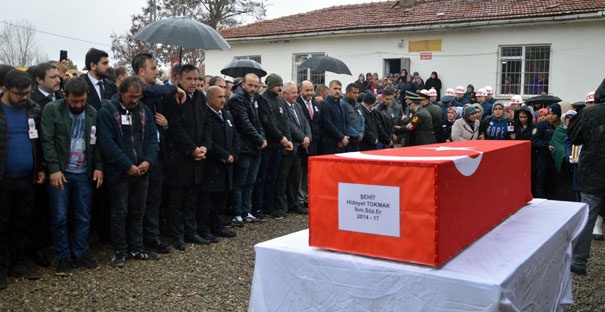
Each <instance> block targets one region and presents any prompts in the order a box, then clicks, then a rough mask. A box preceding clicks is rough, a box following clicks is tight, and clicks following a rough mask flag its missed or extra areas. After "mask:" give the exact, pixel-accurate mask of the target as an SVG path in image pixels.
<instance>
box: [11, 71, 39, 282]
mask: <svg viewBox="0 0 605 312" xmlns="http://www.w3.org/2000/svg"><path fill="white" fill-rule="evenodd" d="M33 84H34V83H33V81H32V79H31V77H30V76H29V74H27V73H25V72H22V71H20V70H16V69H14V70H12V71H10V72H9V73H8V74H6V76H5V79H4V86H3V87H2V91H3V93H2V98H1V102H0V164H1V165H0V203H2V204H1V205H0V263H2V264H4V263H6V259H5V247H6V245H8V248H7V249H8V252H9V259H8V260H9V261H8V264H9V268H8V275H9V276H15V277H25V278H27V279H30V280H32V279H39V278H40V274H39V273H37V272H35V271H33V270H32V269H30V268H29V267H28V266H27V265H26V263H25V258H24V252H25V246H26V241H27V230H28V228H29V227H30V224H29V219H30V216H31V211H32V207H33V204H34V197H35V194H34V193H35V191H34V190H35V188H34V185H35V184H34V181H35V183H38V184H43V183H44V181H45V180H46V174H45V172H44V169H43V168H42V155H41V150H40V148H39V143H38V130H37V129H38V128H39V121H40V106H38V104H36V103H34V102H31V101H30V100H29V98H30V96H31V92H32V87H33ZM6 284H7V283H6V275H5V274H4V268H0V289H3V288H6Z"/></svg>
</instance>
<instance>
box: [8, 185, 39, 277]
mask: <svg viewBox="0 0 605 312" xmlns="http://www.w3.org/2000/svg"><path fill="white" fill-rule="evenodd" d="M34 194H35V186H34V182H33V178H32V177H27V178H24V179H15V180H9V179H3V180H0V264H2V265H5V264H6V258H5V255H4V252H5V251H4V249H5V248H4V247H5V245H6V244H8V252H9V264H10V265H14V264H18V263H21V262H23V261H24V260H25V259H24V253H25V248H26V246H27V232H28V230H29V228H30V227H31V224H30V219H31V213H32V209H33V206H34V198H35V196H34Z"/></svg>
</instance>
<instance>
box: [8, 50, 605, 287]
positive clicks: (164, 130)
mask: <svg viewBox="0 0 605 312" xmlns="http://www.w3.org/2000/svg"><path fill="white" fill-rule="evenodd" d="M85 62H86V64H85V65H86V69H87V71H88V72H87V73H85V74H82V75H81V76H80V77H77V76H75V75H74V76H71V77H70V76H68V75H66V69H67V67H66V65H67V63H66V61H61V62H47V63H42V64H38V65H36V66H32V67H31V68H29V69H28V70H27V71H25V72H24V71H21V70H18V69H13V68H12V67H10V66H7V65H0V86H1V87H2V93H0V96H1V102H2V103H1V105H0V132H1V134H0V164H2V165H1V166H0V202H2V203H3V204H2V208H0V259H1V260H2V262H1V263H3V267H2V268H1V269H0V288H5V287H6V286H7V280H6V274H5V268H4V266H6V265H8V271H7V272H8V275H9V276H16V277H25V278H28V279H37V278H39V277H40V274H39V273H37V272H36V271H35V270H34V269H33V268H31V267H30V266H28V265H27V264H26V261H25V260H26V257H27V256H30V257H31V258H32V259H33V260H34V262H35V263H36V264H37V265H40V266H49V265H50V264H51V262H50V261H49V259H48V256H49V255H48V253H49V248H48V245H51V244H52V246H53V247H54V248H53V250H54V260H55V265H56V270H55V273H56V274H57V275H65V276H66V275H70V272H71V270H72V269H73V268H84V269H91V270H94V269H97V268H98V267H99V265H98V264H97V260H95V259H93V258H92V257H91V256H90V253H89V234H90V229H91V226H94V227H95V228H96V229H97V231H98V232H99V235H100V236H101V237H102V238H105V239H107V241H109V242H111V244H112V246H113V249H114V255H113V257H112V258H111V259H109V262H110V264H111V265H112V266H114V267H123V266H124V265H125V263H126V259H139V260H156V259H159V256H158V253H169V252H172V250H173V249H176V250H180V251H184V250H186V248H187V245H186V243H193V244H202V245H204V244H211V243H217V242H219V239H218V237H222V238H231V237H234V236H235V235H236V233H235V232H234V231H232V230H230V229H229V228H230V227H232V226H244V225H245V224H247V223H262V222H263V221H264V220H266V219H267V218H273V219H276V220H281V219H283V218H285V217H286V216H287V213H297V214H307V209H308V208H307V207H308V191H307V184H308V183H307V175H308V174H307V164H308V158H309V157H310V156H314V155H322V154H333V153H342V152H351V151H366V150H376V149H385V148H393V147H401V146H412V145H421V144H431V143H441V142H450V141H461V140H483V139H484V140H531V142H532V155H531V161H532V188H533V189H532V191H533V193H534V196H535V197H544V198H550V199H563V200H572V201H573V200H576V201H579V200H580V195H579V194H580V191H582V192H584V190H583V189H582V182H581V180H580V183H578V179H577V176H578V175H579V176H580V177H581V176H582V172H583V171H582V169H579V167H578V155H577V154H578V153H576V152H575V151H576V150H578V149H579V148H578V147H577V146H574V145H573V144H582V143H584V144H585V145H586V146H585V147H584V151H583V152H582V153H581V155H585V154H588V156H590V157H594V153H589V152H585V150H587V149H588V148H589V147H588V145H589V143H585V142H587V141H585V140H586V138H584V140H581V139H580V137H579V136H578V137H573V136H568V134H567V131H568V130H567V127H568V125H569V124H570V120H572V118H573V117H574V116H575V115H576V114H578V115H582V113H580V111H581V110H582V109H583V108H584V107H591V106H593V105H594V102H595V93H594V92H591V93H590V94H589V95H588V97H587V99H586V101H585V102H583V103H577V105H576V104H574V105H573V106H570V107H569V108H566V109H563V108H562V105H561V104H558V103H540V102H535V103H532V104H531V105H525V104H524V103H523V99H522V97H520V96H513V97H512V98H511V100H510V103H507V104H504V103H502V102H499V101H496V99H495V98H494V97H493V93H494V92H493V89H492V88H491V87H489V86H486V87H485V88H480V89H478V90H476V91H475V90H474V88H473V87H472V85H469V87H467V88H466V89H465V88H464V87H462V86H459V87H457V88H455V89H447V90H445V91H444V93H443V95H442V93H441V89H442V84H441V81H440V80H439V78H438V74H437V73H436V72H432V73H431V77H430V78H429V79H427V80H426V81H423V79H422V78H420V76H419V75H418V73H414V75H409V74H407V71H406V70H404V71H402V73H401V75H389V76H387V77H385V78H384V79H378V75H377V74H371V73H368V74H367V75H365V77H364V75H363V74H361V75H360V76H359V77H358V80H356V81H353V82H351V83H348V84H346V85H343V84H342V83H341V82H340V81H338V80H333V81H330V82H329V84H328V85H322V84H319V85H314V84H313V83H312V82H311V81H308V80H305V81H302V82H299V83H295V82H291V81H286V82H284V81H283V79H282V77H280V76H279V75H277V74H270V75H268V76H267V77H266V78H265V79H264V82H263V81H261V78H260V77H258V76H257V75H255V74H253V73H249V74H246V75H245V76H244V77H239V78H236V79H235V80H234V81H229V80H226V79H225V78H223V77H220V76H212V75H201V74H200V72H199V70H198V68H197V67H196V66H194V65H191V64H176V65H174V66H173V67H172V69H171V73H170V77H169V78H167V79H165V80H164V81H161V80H160V79H159V77H158V76H159V71H158V68H157V66H156V64H155V61H154V59H153V56H152V55H150V54H139V55H137V56H135V57H134V58H133V60H132V75H128V72H127V71H126V69H125V68H124V67H118V68H115V69H112V68H111V67H110V66H109V58H108V54H107V53H106V52H104V51H101V50H97V49H94V48H92V49H90V50H89V51H88V53H87V54H86V58H85ZM599 96H602V94H601V93H599V92H597V101H598V100H599V99H600V97H599ZM542 110H544V111H545V113H544V116H543V115H542V113H541V112H542ZM586 110H587V111H588V110H589V108H587V109H586ZM562 111H565V114H562ZM572 124H573V123H572ZM588 124H590V122H588ZM570 127H571V126H570ZM572 143H573V144H572ZM588 156H587V157H588ZM580 159H581V158H580ZM580 163H582V161H580ZM580 168H581V166H580ZM599 194H600V193H599ZM581 198H582V199H583V198H584V193H582V197H581ZM593 201H598V200H594V199H593ZM599 205H600V204H599ZM591 211H592V210H591ZM595 220H596V215H595ZM600 220H602V219H600ZM593 221H594V220H593ZM594 222H596V221H594ZM594 222H593V223H594ZM591 227H592V225H591ZM162 236H164V237H170V238H171V239H172V240H171V244H165V243H164V241H163V240H162V239H161V237H162ZM601 238H602V233H601ZM5 247H7V248H6V250H5ZM583 248H584V249H583V250H585V248H586V247H585V245H584V247H583ZM589 248H590V244H589V243H588V249H589ZM6 251H8V257H7V252H6ZM585 258H587V255H585ZM574 259H575V258H574ZM7 260H8V263H6V262H7ZM578 261H579V262H578V264H577V265H576V272H580V273H582V272H584V273H585V265H586V262H585V261H584V262H582V260H581V259H580V260H578ZM574 263H575V262H574ZM582 269H583V270H584V271H582Z"/></svg>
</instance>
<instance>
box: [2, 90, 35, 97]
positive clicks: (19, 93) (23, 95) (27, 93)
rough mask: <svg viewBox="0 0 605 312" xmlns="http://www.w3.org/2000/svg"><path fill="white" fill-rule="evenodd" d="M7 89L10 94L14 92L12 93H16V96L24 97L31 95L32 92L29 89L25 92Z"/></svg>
mask: <svg viewBox="0 0 605 312" xmlns="http://www.w3.org/2000/svg"><path fill="white" fill-rule="evenodd" d="M8 91H10V92H11V93H12V94H14V95H16V96H18V97H26V96H30V95H31V93H32V92H31V90H29V91H26V92H16V91H13V90H11V89H8Z"/></svg>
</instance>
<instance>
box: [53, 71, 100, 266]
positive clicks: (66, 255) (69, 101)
mask: <svg viewBox="0 0 605 312" xmlns="http://www.w3.org/2000/svg"><path fill="white" fill-rule="evenodd" d="M87 91H88V85H87V84H86V82H85V81H84V80H83V79H80V78H74V79H70V80H69V81H68V82H67V83H66V84H65V99H64V100H58V101H55V102H51V103H49V104H48V105H46V107H45V108H44V110H43V112H42V150H43V152H44V161H45V162H46V166H47V168H48V173H49V174H50V177H49V180H50V187H49V188H48V197H49V203H50V211H51V235H52V238H53V242H54V246H55V259H56V260H57V268H56V271H55V274H56V275H69V274H70V270H71V267H72V263H71V256H73V257H74V259H75V262H74V265H75V266H76V267H83V268H87V269H97V268H98V265H97V264H96V263H95V262H94V261H93V260H92V259H91V258H90V257H88V255H87V251H88V233H89V230H90V218H91V210H92V192H93V184H94V187H95V188H97V189H98V188H99V187H101V184H103V171H102V170H103V167H102V161H101V157H102V156H101V151H100V148H98V147H97V146H96V141H97V135H96V121H97V110H96V109H94V107H92V106H87V105H86V96H87ZM69 207H71V208H72V213H73V217H72V219H73V231H74V233H73V235H72V241H71V244H70V242H69V235H68V234H67V228H68V226H67V224H68V222H67V220H68V219H69V218H68V214H69V210H70V209H69ZM70 245H71V248H70ZM70 249H71V251H72V252H71V253H70Z"/></svg>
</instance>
